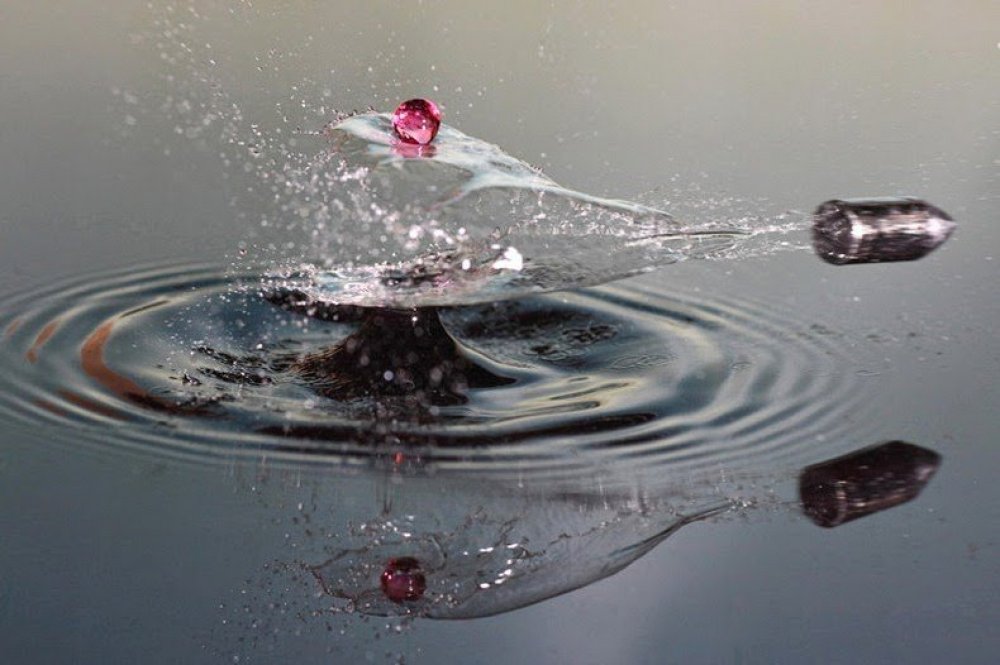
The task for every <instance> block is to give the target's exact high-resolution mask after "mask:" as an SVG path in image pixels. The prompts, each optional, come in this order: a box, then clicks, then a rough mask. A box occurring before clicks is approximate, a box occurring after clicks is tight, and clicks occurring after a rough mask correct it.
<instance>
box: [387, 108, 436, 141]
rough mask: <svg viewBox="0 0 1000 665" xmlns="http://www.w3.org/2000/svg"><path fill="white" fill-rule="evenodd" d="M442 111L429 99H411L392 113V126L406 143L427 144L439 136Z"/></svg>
mask: <svg viewBox="0 0 1000 665" xmlns="http://www.w3.org/2000/svg"><path fill="white" fill-rule="evenodd" d="M440 126H441V111H440V109H438V107H437V104H435V103H434V102H432V101H431V100H429V99H409V100H407V101H405V102H403V103H402V104H400V105H399V106H398V107H396V110H395V111H394V112H393V114H392V128H393V129H395V130H396V136H398V137H399V138H400V139H402V140H403V141H405V142H406V143H416V144H418V145H427V144H428V143H430V142H431V141H433V140H434V137H435V136H437V133H438V127H440Z"/></svg>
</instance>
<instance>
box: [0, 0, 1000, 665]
mask: <svg viewBox="0 0 1000 665" xmlns="http://www.w3.org/2000/svg"><path fill="white" fill-rule="evenodd" d="M153 4H154V7H153V9H149V8H147V7H146V6H145V3H126V2H121V1H120V0H110V1H102V2H96V1H94V0H80V1H77V2H51V3H32V2H23V1H21V0H8V1H7V2H5V3H4V4H3V5H2V6H0V277H2V278H3V282H4V288H3V291H4V292H6V293H10V292H15V291H18V290H21V289H24V288H28V287H32V286H39V285H44V284H46V283H49V282H51V281H54V280H55V279H56V278H57V277H60V276H68V275H76V274H83V273H87V272H90V271H98V270H99V271H104V270H106V269H109V268H112V267H115V266H125V265H132V264H135V263H144V262H149V261H163V260H179V261H180V260H183V261H196V260H209V261H216V262H218V261H221V260H224V259H225V257H226V256H229V255H230V254H231V253H232V252H233V251H234V249H235V247H236V245H237V243H238V242H240V241H241V240H242V239H244V238H245V237H246V236H247V233H248V229H247V224H248V223H247V220H246V219H245V218H244V216H241V214H240V213H241V212H244V213H245V212H246V211H245V210H241V209H240V205H239V204H237V205H231V204H230V200H231V199H232V197H233V194H234V188H237V185H234V181H237V182H238V177H236V176H234V174H233V173H231V172H229V171H227V169H226V168H224V167H223V165H222V164H221V162H220V159H219V156H218V150H216V149H214V148H213V147H212V145H211V142H210V141H209V142H207V143H206V144H205V145H201V144H199V141H198V140H187V139H184V138H182V137H180V136H178V135H176V134H174V132H173V129H174V125H175V123H174V122H173V120H174V119H175V118H174V117H173V115H175V114H172V113H168V114H161V113H158V112H157V111H156V109H155V100H159V99H162V97H163V95H164V94H167V93H173V94H177V95H178V98H182V97H183V93H180V92H178V91H181V90H183V89H184V86H185V85H188V84H190V85H192V90H193V92H192V93H191V94H192V95H193V96H194V97H196V96H197V95H198V94H203V93H204V90H205V88H204V87H203V86H202V87H198V85H196V84H195V83H192V82H190V81H188V82H185V81H184V80H180V81H178V80H176V79H175V81H174V82H172V83H171V82H168V81H165V80H164V79H163V76H164V73H165V72H169V71H175V70H174V69H172V67H171V65H170V63H169V62H168V61H166V60H165V59H164V57H163V55H161V54H164V53H165V54H166V55H167V56H168V57H169V56H171V55H175V54H176V44H175V43H172V42H169V41H167V42H165V44H166V45H165V46H162V47H161V46H160V45H159V44H158V42H159V41H163V40H161V39H160V37H162V35H159V34H158V31H157V30H158V29H157V28H156V27H155V26H154V24H153V23H152V21H153V18H154V17H155V16H162V15H163V12H164V11H165V10H164V9H163V7H164V6H165V5H163V4H162V3H153ZM233 6H237V5H236V4H235V3H234V5H233ZM225 8H226V6H225V5H224V4H220V5H216V4H214V3H213V4H212V5H210V6H208V5H206V6H205V7H204V8H202V13H204V14H205V15H206V18H205V20H204V22H203V23H200V24H199V25H200V27H199V32H198V34H199V35H202V36H206V42H209V41H210V43H211V50H212V51H213V52H214V53H215V54H216V57H215V59H216V65H215V67H214V71H215V76H216V77H217V78H218V79H219V80H221V81H224V82H225V83H226V84H227V90H228V92H229V94H230V95H231V96H232V98H233V99H237V100H239V103H240V105H241V108H242V109H243V111H244V113H245V114H246V116H247V117H253V118H259V119H260V122H261V123H262V124H263V125H264V126H265V127H276V126H280V124H281V123H280V122H279V120H278V118H279V116H280V113H279V112H278V111H276V102H279V101H280V102H283V103H284V104H285V109H286V110H287V109H288V108H291V109H292V111H291V113H292V115H296V114H298V115H301V116H303V117H302V118H294V119H293V120H291V122H292V123H293V124H297V123H298V122H300V121H302V122H314V123H315V124H314V126H319V125H321V124H322V120H321V119H319V118H318V117H317V116H315V115H312V116H310V115H309V114H305V113H304V112H301V111H298V110H295V100H292V99H291V98H292V97H294V96H295V95H298V96H299V97H300V98H307V99H313V98H315V97H316V96H321V95H322V92H323V90H328V91H329V93H328V94H329V96H328V97H327V98H325V102H324V103H326V104H327V105H328V106H329V108H330V109H331V115H332V109H334V108H335V109H340V110H350V109H354V108H366V107H367V106H369V105H374V106H376V107H377V108H380V109H383V110H387V109H390V108H391V107H392V106H394V104H395V103H396V102H397V101H398V100H400V99H405V98H408V97H411V96H416V95H427V96H432V97H434V98H436V99H438V100H439V101H440V102H442V103H443V105H444V107H445V113H446V116H447V120H448V121H449V122H451V123H453V124H455V125H457V126H459V127H460V128H461V129H462V130H464V131H466V132H467V133H469V134H472V135H475V136H478V137H481V138H484V139H487V140H490V141H493V142H496V143H498V144H500V145H502V146H503V147H504V148H505V149H506V150H507V151H508V152H510V153H511V154H514V155H517V156H520V157H523V158H525V159H527V160H528V161H530V162H532V163H536V164H539V165H541V166H542V167H543V168H544V169H545V170H546V172H547V173H549V174H550V175H551V176H552V177H554V178H555V179H556V180H557V181H559V182H561V183H564V184H566V185H568V186H571V187H574V188H578V189H582V190H585V191H590V192H594V193H597V194H611V195H614V196H618V197H623V198H629V197H633V198H642V199H643V200H645V201H649V202H657V203H666V202H669V203H670V204H671V205H675V207H677V208H678V209H679V210H684V211H691V212H692V214H697V212H698V211H699V210H702V211H704V214H715V215H727V216H730V217H732V218H734V219H735V218H739V217H741V216H743V215H760V216H765V217H766V216H768V215H773V214H774V213H777V212H781V211H784V210H799V211H808V210H810V209H811V208H812V207H813V206H815V205H816V204H818V203H819V202H821V201H823V200H826V199H829V198H833V197H851V196H864V195H893V194H911V195H917V196H921V197H924V198H926V199H928V200H929V201H932V202H933V203H935V204H937V205H939V206H940V207H942V208H943V209H945V210H947V211H948V212H950V213H951V214H952V215H953V216H954V217H955V219H956V220H958V223H959V229H958V231H957V232H956V235H955V236H954V237H953V239H952V240H951V241H950V243H949V244H948V245H946V246H945V247H944V248H943V249H941V250H939V251H938V252H936V253H935V254H933V255H931V256H930V257H929V258H927V259H924V260H922V261H919V262H915V263H910V264H898V265H882V266H858V267H844V268H835V267H832V266H828V265H826V264H823V263H821V262H820V261H819V260H818V259H816V258H815V257H813V256H811V255H810V254H809V253H808V252H787V253H779V254H775V255H773V256H765V257H758V258H748V259H745V260H741V261H729V262H726V263H707V262H692V263H687V264H684V265H680V266H672V267H669V268H667V269H665V270H662V271H659V272H657V273H654V274H652V275H649V276H646V277H643V278H641V279H643V280H645V281H647V282H649V283H652V284H659V285H662V288H665V289H670V288H672V285H674V284H677V285H680V286H683V287H685V288H687V289H688V290H690V289H692V288H700V289H703V290H704V291H705V292H708V293H712V292H724V293H726V294H727V295H736V296H741V295H745V296H747V297H753V298H755V299H758V300H765V301H771V302H774V303H776V304H780V305H781V306H782V307H784V308H793V309H795V310H796V311H798V312H799V318H800V319H801V320H803V321H807V322H811V321H816V322H822V323H824V324H826V325H831V324H832V325H835V326H836V327H837V329H839V330H842V331H847V333H846V339H847V341H846V342H845V343H846V344H849V345H851V346H852V347H853V348H854V349H855V350H856V351H857V355H858V357H859V358H863V359H864V360H859V363H858V365H857V366H852V367H851V368H845V371H859V370H863V371H864V375H865V376H866V377H867V378H866V379H865V380H866V381H870V382H874V387H873V389H872V393H873V394H875V395H877V398H876V401H877V403H876V404H874V405H873V409H872V411H873V413H876V414H878V418H877V422H874V423H868V427H869V429H874V430H875V431H876V432H877V434H878V437H881V438H902V439H906V440H910V441H913V442H915V443H918V444H920V445H924V446H926V447H930V448H932V449H934V450H936V451H937V452H939V453H940V454H941V455H942V456H943V458H944V461H943V465H942V468H941V470H940V471H939V473H938V475H937V476H936V477H935V478H934V480H933V481H932V483H931V484H930V486H929V487H928V488H927V490H926V491H925V492H924V493H923V494H922V495H921V497H920V498H919V500H917V501H915V502H913V503H910V504H907V505H905V506H904V507H901V508H899V509H896V510H893V511H890V512H887V513H883V514H880V515H878V516H873V517H870V518H867V519H865V520H861V521H858V522H854V523H851V524H849V525H847V526H844V527H841V528H838V529H835V530H830V531H821V530H820V529H817V528H816V527H814V526H813V525H811V524H810V523H808V522H806V521H805V520H803V519H802V518H800V517H796V515H795V513H794V511H793V510H785V509H780V508H773V509H771V510H764V511H756V512H752V513H750V514H749V515H748V516H747V519H746V520H743V521H734V520H728V521H723V522H721V523H713V524H702V525H694V526H691V527H689V528H687V529H685V530H683V531H681V532H680V533H679V534H678V535H677V536H676V537H674V538H672V539H671V540H669V541H668V542H666V543H665V544H663V545H661V546H660V547H659V548H658V549H656V550H655V551H654V552H653V553H651V554H650V555H648V556H647V557H645V558H643V559H641V560H640V561H638V562H637V563H635V564H634V565H633V566H632V567H630V568H628V569H627V570H625V571H623V572H622V573H620V574H618V575H616V576H614V577H612V578H609V579H607V580H604V581H601V582H598V583H596V584H594V585H592V586H589V587H587V588H584V589H581V590H579V591H577V592H574V593H572V594H569V595H566V596H563V597H560V598H558V599H554V600H550V601H547V602H544V603H542V604H539V605H536V606H533V607H531V608H528V609H524V610H521V611H517V612H513V613H510V614H506V615H501V616H497V617H493V618H489V619H482V620H475V621H467V622H453V623H447V622H442V623H435V622H431V621H423V622H418V623H417V624H416V625H414V626H413V627H411V629H409V630H406V631H404V632H403V633H402V634H400V635H396V634H395V633H394V632H393V631H391V630H384V629H383V628H382V627H381V623H383V622H380V621H379V620H376V619H372V620H371V621H370V622H363V621H360V620H358V621H353V622H350V621H349V622H346V623H345V624H344V626H345V631H346V632H345V634H343V635H340V634H336V633H334V634H329V633H327V632H326V631H325V630H323V629H321V627H320V626H314V625H311V624H309V622H302V621H299V620H298V619H296V618H294V617H292V616H275V613H273V612H270V613H268V612H266V607H267V605H268V603H269V602H272V599H277V600H276V601H274V602H280V601H281V600H282V599H285V600H287V599H288V597H289V596H290V595H293V594H295V593H299V592H300V589H298V588H297V587H294V586H292V585H286V584H284V583H283V582H281V581H280V580H278V581H267V582H262V581H261V580H262V579H263V578H265V577H266V576H267V575H268V574H265V573H264V572H263V565H264V564H266V563H267V562H269V561H272V560H274V559H276V558H277V559H280V558H283V557H284V558H289V557H292V556H293V555H294V553H293V552H292V551H291V550H290V549H289V548H290V547H291V546H290V545H289V541H288V540H287V539H286V537H285V534H286V533H287V526H288V520H289V515H290V513H291V512H293V509H292V507H294V505H295V501H296V496H297V493H298V492H301V491H303V490H301V479H299V480H295V479H289V478H287V477H277V476H276V475H271V474H268V473H266V472H265V471H262V470H261V469H256V468H244V467H241V466H238V465H235V464H234V465H231V466H227V467H225V468H219V467H214V466H213V467H199V466H191V465H184V466H173V465H171V464H169V463H165V462H163V461H160V460H147V459H143V458H141V457H138V456H124V455H116V454H113V453H111V452H101V451H93V450H89V451H74V449H73V446H72V441H65V440H63V441H53V436H54V434H53V433H52V432H48V431H45V429H44V428H39V429H34V430H32V431H24V430H23V427H22V426H20V425H14V424H10V423H0V441H2V445H0V658H2V660H3V661H4V662H5V663H85V662H105V663H119V662H120V663H136V662H147V663H177V662H185V663H195V662H206V663H208V662H232V660H233V656H234V655H235V656H239V658H240V662H263V663H269V662H275V663H278V662H290V661H292V660H296V661H298V662H331V663H333V662H351V663H353V662H363V661H364V660H365V658H366V657H370V658H371V659H374V660H376V661H381V660H383V659H384V658H385V653H386V652H390V653H392V654H405V655H406V660H407V662H411V663H412V662H426V663H443V662H454V663H477V662H482V663H490V662H532V663H542V662H545V663H691V662H708V663H802V662H827V663H862V662H863V663H890V662H909V663H916V662H959V663H992V662H996V658H997V656H996V654H997V652H998V649H1000V632H998V631H997V629H996V626H997V624H998V621H1000V601H998V594H1000V564H998V561H1000V553H998V550H997V545H998V539H1000V530H998V528H997V524H1000V508H998V506H1000V491H998V490H997V483H996V476H997V471H998V470H1000V446H998V434H1000V427H998V423H1000V420H998V418H997V414H996V407H997V405H998V404H1000V390H998V388H997V383H998V381H997V379H998V378H1000V371H998V370H1000V353H998V349H1000V347H998V344H997V324H998V321H1000V316H998V315H1000V299H998V297H997V287H998V277H1000V272H998V265H1000V4H998V3H996V2H991V1H986V0H983V1H980V2H970V1H967V2H961V1H960V2H953V1H944V0H941V1H938V2H918V1H899V2H879V3H875V2H838V3H818V2H788V1H771V2H766V3H749V2H738V1H735V0H734V1H728V2H722V1H713V2H688V3H681V2H679V3H664V2H628V3H625V2H622V3H614V2H600V3H598V2H593V3H576V2H553V3H530V2H508V3H489V4H487V3H482V4H481V3H467V2H421V3H405V4H404V3H391V2H355V3H352V2H331V3H319V2H306V1H289V2H259V3H256V7H255V8H254V9H252V10H250V9H248V8H247V7H246V6H239V8H238V10H237V11H236V12H235V14H234V15H232V16H233V17H230V18H227V16H228V14H227V12H226V11H225ZM176 11H178V12H182V11H184V9H183V7H182V6H180V5H178V6H177V9H176ZM195 48H196V49H197V52H198V53H205V52H206V51H205V50H204V47H203V46H201V45H195ZM258 66H260V67H261V68H262V69H258ZM177 71H179V70H177ZM293 86H299V89H298V90H297V91H296V90H294V89H293ZM434 86H437V87H436V88H435V87H434ZM113 89H118V90H119V91H127V92H129V94H134V95H136V96H137V98H138V102H137V103H136V104H135V105H134V106H135V107H136V108H135V109H130V108H129V107H130V106H131V105H130V104H129V103H128V102H124V101H123V98H122V94H121V93H120V92H119V94H117V95H116V94H114V92H113ZM199 91H200V92H199ZM129 117H132V118H134V119H135V120H136V123H135V125H134V126H133V125H131V124H129V123H130V121H129V119H128V118H129ZM310 118H312V120H310ZM306 126H307V127H308V125H306ZM165 148H166V149H167V150H165ZM654 190H655V191H654ZM799 240H801V239H799ZM872 336H874V337H872ZM876 338H877V339H878V340H882V341H873V340H874V339H876ZM2 381H3V379H2V377H0V388H2V387H3V383H2ZM868 387H869V388H872V386H871V385H869V386H868ZM61 436H64V435H61ZM878 437H876V440H877V438H878ZM871 442H872V441H871V440H863V441H858V442H857V444H858V446H859V447H860V446H862V445H866V444H868V443H871ZM309 482H325V481H324V480H323V479H315V478H313V479H309V480H308V481H307V482H306V484H308V483H309ZM328 482H335V483H338V484H339V485H340V486H342V487H343V488H344V489H343V494H344V495H345V496H348V497H354V499H352V501H354V502H355V503H354V504H352V507H351V509H352V510H354V509H356V510H358V511H361V512H364V510H365V509H366V506H369V504H371V503H372V502H374V501H375V495H376V492H375V491H373V484H374V482H375V481H374V480H373V479H371V478H366V477H364V476H363V475H361V476H356V477H350V478H339V477H338V478H335V479H330V480H328ZM771 491H773V494H774V495H775V496H776V497H778V500H777V501H776V502H775V505H780V504H781V501H782V500H791V499H793V498H794V479H793V478H779V479H777V480H776V481H775V482H774V485H773V487H772V488H771ZM445 500H446V497H445ZM345 510H346V508H345ZM268 579H270V578H268ZM244 607H246V609H244ZM258 615H259V616H260V621H258V622H257V624H256V625H255V623H254V621H253V619H254V618H258ZM248 617H249V618H248ZM376 636H378V637H379V639H378V640H376V639H375V637H376Z"/></svg>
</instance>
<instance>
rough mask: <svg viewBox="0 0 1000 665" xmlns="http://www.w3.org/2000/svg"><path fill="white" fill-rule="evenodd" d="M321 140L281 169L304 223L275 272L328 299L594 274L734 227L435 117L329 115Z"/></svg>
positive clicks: (502, 293)
mask: <svg viewBox="0 0 1000 665" xmlns="http://www.w3.org/2000/svg"><path fill="white" fill-rule="evenodd" d="M324 136H325V138H326V140H327V141H328V148H327V149H326V150H325V151H324V152H322V153H321V155H320V157H319V158H318V159H316V160H315V161H313V162H312V163H311V164H309V165H308V166H307V167H305V168H304V169H302V170H299V171H295V172H292V173H290V174H288V175H287V176H286V177H285V178H284V183H285V186H286V191H287V192H290V193H291V199H292V200H293V201H295V203H294V204H293V205H294V207H295V209H296V210H297V211H298V215H299V216H300V217H302V218H303V220H304V221H303V222H302V223H303V224H307V225H314V226H315V229H314V230H315V231H316V232H315V233H313V234H312V235H313V238H314V243H313V244H312V246H311V247H310V248H308V250H307V254H309V255H311V256H310V257H309V258H310V259H311V260H310V261H307V262H306V263H304V264H302V263H295V262H293V265H292V266H291V267H290V268H289V269H287V270H285V271H283V272H281V273H280V274H278V275H276V276H275V281H274V283H273V286H274V287H275V288H278V289H291V290H294V291H297V292H299V293H301V294H303V296H304V297H306V298H308V299H311V300H316V301H320V302H336V303H338V304H348V305H361V306H380V307H416V306H429V305H458V304H470V303H478V302H487V301H491V300H499V299H503V298H509V297H513V296H520V295H524V294H526V293H534V292H542V291H552V290H561V289H572V288H579V287H584V286H592V285H596V284H601V283H604V282H607V281H610V280H613V279H618V278H621V277H627V276H629V275H635V274H638V273H642V272H646V271H649V270H652V269H654V268H656V267H658V266H661V265H664V264H667V263H673V262H675V261H679V260H683V259H686V258H692V257H704V256H708V255H713V254H720V253H722V252H724V251H727V250H729V249H731V248H732V246H733V242H734V240H735V239H736V238H738V237H739V236H740V235H741V232H740V231H739V230H736V229H733V228H732V227H731V226H728V225H726V224H724V223H722V224H719V223H703V224H700V225H691V224H685V223H682V222H679V221H677V220H675V219H674V218H673V217H672V216H671V215H670V214H669V213H667V212H665V211H663V210H659V209H657V208H653V207H649V206H644V205H641V204H638V203H631V202H628V201H622V200H616V199H606V198H600V197H596V196H591V195H589V194H584V193H581V192H577V191H574V190H571V189H567V188H565V187H562V186H560V185H559V184H557V183H556V182H555V181H553V180H552V179H551V178H549V177H548V176H546V175H545V174H544V173H542V172H541V171H539V170H538V169H536V168H535V167H533V166H531V165H530V164H527V163H526V162H523V161H521V160H519V159H517V158H515V157H512V156H510V155H508V154H507V153H505V152H504V151H503V150H501V149H500V148H499V147H498V146H496V145H493V144H491V143H488V142H485V141H482V140H479V139H476V138H473V137H471V136H468V135H466V134H463V133H462V132H460V131H458V130H457V129H455V128H453V127H449V126H442V128H441V130H440V132H439V134H438V136H437V139H436V140H435V142H434V143H433V144H431V145H427V146H414V145H410V144H406V143H403V142H401V141H399V139H398V138H396V136H395V135H394V133H393V131H392V124H391V118H390V116H388V115H386V114H379V113H368V114H363V115H357V116H352V117H349V118H346V119H343V120H341V121H340V122H337V123H336V124H333V125H332V126H330V127H329V128H328V129H327V131H326V132H325V133H324Z"/></svg>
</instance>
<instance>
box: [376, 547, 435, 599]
mask: <svg viewBox="0 0 1000 665" xmlns="http://www.w3.org/2000/svg"><path fill="white" fill-rule="evenodd" d="M381 581H382V593H384V594H385V597H386V598H388V599H389V600H391V601H392V602H394V603H401V602H403V601H404V600H420V599H421V598H423V596H424V589H426V588H427V580H425V579H424V572H423V571H422V570H421V569H420V562H419V561H417V560H416V559H414V558H413V557H409V556H404V557H400V558H398V559H389V563H388V564H386V566H385V570H383V571H382V580H381Z"/></svg>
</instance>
